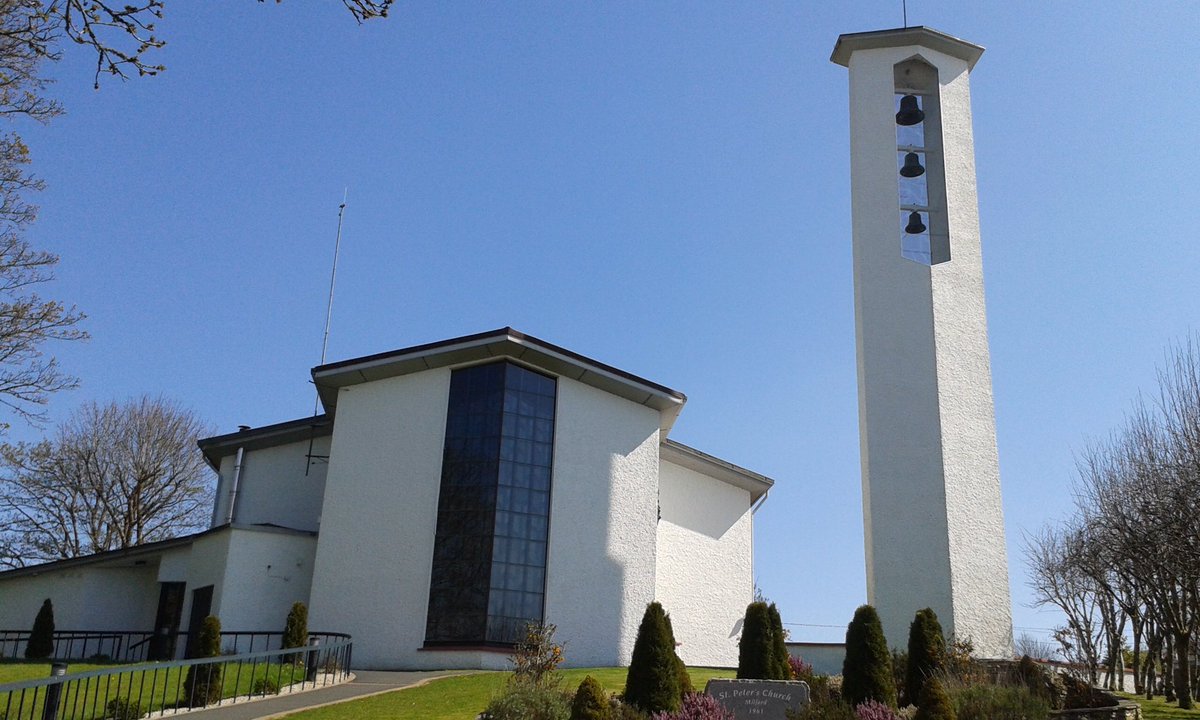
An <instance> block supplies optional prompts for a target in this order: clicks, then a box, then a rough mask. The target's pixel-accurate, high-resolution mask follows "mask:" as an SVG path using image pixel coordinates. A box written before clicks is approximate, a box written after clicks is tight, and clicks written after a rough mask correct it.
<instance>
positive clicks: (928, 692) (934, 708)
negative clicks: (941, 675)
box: [913, 678, 955, 720]
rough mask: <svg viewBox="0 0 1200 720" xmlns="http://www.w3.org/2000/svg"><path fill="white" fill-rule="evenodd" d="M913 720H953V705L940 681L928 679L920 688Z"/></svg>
mask: <svg viewBox="0 0 1200 720" xmlns="http://www.w3.org/2000/svg"><path fill="white" fill-rule="evenodd" d="M913 720H955V714H954V703H952V702H950V696H949V695H947V694H946V688H944V687H942V682H941V680H938V679H937V678H930V679H929V680H928V681H927V682H926V683H925V684H924V685H923V686H921V695H920V697H919V699H918V701H917V714H916V715H914V716H913Z"/></svg>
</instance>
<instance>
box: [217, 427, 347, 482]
mask: <svg viewBox="0 0 1200 720" xmlns="http://www.w3.org/2000/svg"><path fill="white" fill-rule="evenodd" d="M332 434H333V418H332V417H331V416H329V415H327V414H321V415H316V416H314V417H309V418H300V419H299V420H288V421H287V422H281V423H275V424H274V425H263V426H262V427H257V428H250V429H249V430H239V431H238V432H234V433H228V434H226V435H216V436H214V437H210V438H204V439H203V440H200V441H199V442H198V443H196V444H197V445H199V446H200V450H201V451H202V452H203V453H204V459H205V460H207V461H208V464H209V465H211V466H212V468H213V469H214V470H217V469H219V468H220V465H221V458H223V457H225V456H226V455H232V454H233V453H234V452H236V451H237V449H238V448H239V447H240V448H245V449H247V450H261V449H263V448H268V447H275V446H277V445H286V444H288V443H293V442H299V441H301V440H308V439H309V438H312V437H324V436H326V435H332Z"/></svg>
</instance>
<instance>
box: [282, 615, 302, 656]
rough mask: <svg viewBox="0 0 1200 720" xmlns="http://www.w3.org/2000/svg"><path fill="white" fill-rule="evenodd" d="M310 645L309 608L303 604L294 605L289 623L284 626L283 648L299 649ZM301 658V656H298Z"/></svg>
mask: <svg viewBox="0 0 1200 720" xmlns="http://www.w3.org/2000/svg"><path fill="white" fill-rule="evenodd" d="M307 644H308V606H307V605H305V604H304V603H302V602H297V603H292V609H291V610H289V611H288V615H287V622H286V623H284V625H283V647H284V649H285V650H286V649H287V648H298V647H304V646H305V645H307ZM296 657H299V656H296Z"/></svg>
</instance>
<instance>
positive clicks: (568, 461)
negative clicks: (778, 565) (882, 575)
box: [0, 328, 772, 668]
mask: <svg viewBox="0 0 1200 720" xmlns="http://www.w3.org/2000/svg"><path fill="white" fill-rule="evenodd" d="M312 377H313V381H314V382H315V384H316V387H317V390H318V392H319V394H320V398H321V403H322V404H323V406H324V410H325V413H324V414H322V415H318V416H316V417H313V418H305V419H301V420H294V421H290V422H285V423H280V424H277V425H271V426H267V427H261V428H254V429H244V430H241V431H239V432H236V433H233V434H229V435H222V436H218V437H212V438H208V439H205V440H201V441H200V447H201V449H202V450H203V452H204V454H205V456H206V457H207V459H208V461H209V462H210V463H211V464H212V466H213V468H214V469H215V470H217V472H218V475H219V477H218V481H217V491H216V500H215V503H214V508H213V516H212V527H211V529H209V530H207V531H205V532H202V533H199V534H196V535H191V536H187V537H183V538H176V539H173V540H167V541H163V542H160V543H154V544H151V545H146V546H141V547H138V548H131V549H128V550H120V551H114V552H107V553H100V554H97V555H92V556H88V557H83V558H75V559H70V560H62V561H59V562H54V563H48V564H45V565H38V566H32V567H26V568H20V569H16V570H10V571H7V572H3V573H0V628H4V629H25V628H28V627H29V625H30V624H31V623H32V621H33V617H34V615H35V614H36V613H37V610H38V607H39V606H40V604H41V601H42V600H43V599H44V598H46V597H50V598H52V599H53V601H54V605H55V614H56V619H57V625H58V627H59V628H66V629H72V630H151V629H156V630H158V631H159V632H160V633H163V634H165V635H170V636H171V637H176V635H175V633H178V632H180V631H184V630H187V629H189V628H194V627H197V626H198V623H199V622H200V620H202V619H203V617H204V616H206V615H208V614H213V615H217V616H219V617H220V618H221V621H222V626H223V627H224V628H225V629H227V630H241V631H251V630H259V631H266V630H280V629H282V626H283V623H284V618H285V616H286V614H287V611H288V609H289V607H290V606H291V604H292V603H293V602H296V601H300V602H305V603H307V604H308V605H309V627H310V628H314V629H317V630H322V631H329V632H344V633H349V634H351V635H352V636H353V638H354V661H355V665H356V666H358V667H367V668H497V667H505V666H506V664H507V657H506V656H507V653H508V652H509V651H510V650H511V647H512V644H513V642H514V641H515V640H517V639H518V638H519V636H520V635H521V633H522V632H523V629H524V627H525V624H526V623H528V622H547V623H553V624H555V625H556V626H557V628H558V630H557V634H556V639H557V640H558V641H560V642H563V643H565V645H566V658H567V662H568V664H570V665H576V666H611V665H624V664H627V663H628V662H629V658H630V655H631V652H632V648H633V642H634V638H635V636H636V634H637V628H638V624H639V623H640V620H641V617H642V613H643V611H644V610H645V607H646V605H647V603H649V602H651V601H654V600H657V601H659V602H661V603H662V604H663V606H664V607H665V608H666V609H667V611H668V612H669V613H670V614H671V618H672V622H673V626H674V631H675V636H676V640H677V641H678V642H680V643H681V645H680V647H679V654H680V656H681V657H682V658H683V659H684V661H685V662H687V663H688V664H693V665H709V666H732V665H735V664H736V662H737V640H738V635H739V632H740V621H741V618H742V615H743V613H744V611H745V607H746V605H747V603H749V602H750V601H751V599H752V596H753V572H752V560H753V552H752V549H753V543H752V526H753V513H754V510H755V508H756V507H757V506H758V505H759V504H761V502H762V501H763V500H765V498H766V495H767V492H768V490H769V489H770V488H771V485H772V480H770V479H769V478H766V477H764V476H762V475H759V474H757V473H754V472H751V471H749V470H746V469H744V468H741V467H738V466H736V465H733V464H731V463H728V462H725V461H723V460H720V459H717V458H715V457H712V456H710V455H706V454H704V453H702V452H700V451H698V450H694V449H692V448H690V447H687V446H685V445H682V444H680V443H677V442H675V441H673V440H670V439H668V437H667V436H668V434H669V433H670V431H671V426H672V424H673V423H674V421H675V419H676V417H677V416H678V414H679V412H680V410H681V409H682V408H683V405H684V403H685V402H686V398H685V397H684V395H683V394H682V393H679V392H677V391H674V390H671V389H670V388H667V387H664V386H662V385H659V384H657V383H653V382H651V381H649V380H645V379H643V378H640V377H637V376H635V375H632V374H630V373H627V372H625V371H622V370H619V369H617V368H614V367H611V366H608V365H605V364H603V363H600V362H597V361H595V360H592V359H589V358H586V357H583V356H581V355H578V354H576V353H573V352H571V351H569V350H566V349H564V348H561V347H557V346H555V345H552V344H550V343H547V342H544V341H542V340H539V339H537V338H533V337H530V336H528V335H524V334H522V333H520V332H517V331H515V330H513V329H511V328H503V329H501V330H496V331H492V332H486V333H481V334H478V335H471V336H467V337H460V338H454V339H451V340H446V341H442V342H437V343H432V344H427V345H420V346H416V347H410V348H405V349H402V350H396V351H393V352H388V353H382V354H379V355H372V356H368V357H362V358H356V359H353V360H347V361H343V362H337V363H333V364H329V365H323V366H320V367H317V368H314V369H313V371H312ZM185 618H186V619H187V622H185ZM174 652H176V653H181V652H183V644H182V643H179V644H178V647H176V648H175V650H174Z"/></svg>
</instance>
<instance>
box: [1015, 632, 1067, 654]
mask: <svg viewBox="0 0 1200 720" xmlns="http://www.w3.org/2000/svg"><path fill="white" fill-rule="evenodd" d="M1013 650H1014V651H1015V652H1016V654H1017V657H1020V656H1022V655H1028V656H1029V657H1031V658H1033V659H1034V660H1053V659H1054V657H1055V656H1056V655H1058V650H1057V649H1056V648H1055V647H1054V643H1052V642H1050V641H1049V640H1045V639H1043V638H1040V637H1035V636H1033V635H1030V634H1029V633H1021V634H1020V635H1018V636H1017V639H1016V640H1014V641H1013Z"/></svg>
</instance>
